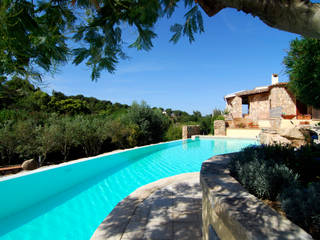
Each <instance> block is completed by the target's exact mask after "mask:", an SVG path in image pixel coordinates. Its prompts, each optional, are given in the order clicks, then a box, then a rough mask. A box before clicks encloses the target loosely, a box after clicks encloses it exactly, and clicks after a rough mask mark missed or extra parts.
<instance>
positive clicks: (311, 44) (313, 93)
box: [284, 38, 320, 108]
mask: <svg viewBox="0 0 320 240" xmlns="http://www.w3.org/2000/svg"><path fill="white" fill-rule="evenodd" d="M284 64H285V66H286V72H287V73H288V74H289V77H290V82H289V89H290V90H291V91H292V92H293V94H294V95H295V96H296V98H297V99H298V100H300V101H301V102H303V103H305V104H308V105H311V106H313V107H315V108H320V93H319V89H320V40H318V39H308V38H302V39H295V40H293V41H292V42H291V44H290V51H289V52H288V55H287V56H286V57H285V58H284Z"/></svg>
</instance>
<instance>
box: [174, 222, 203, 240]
mask: <svg viewBox="0 0 320 240" xmlns="http://www.w3.org/2000/svg"><path fill="white" fill-rule="evenodd" d="M173 233H174V236H173V237H174V239H177V240H201V224H200V223H199V222H194V223H193V224H192V223H185V222H173Z"/></svg>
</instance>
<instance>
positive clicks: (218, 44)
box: [44, 8, 298, 114]
mask: <svg viewBox="0 0 320 240" xmlns="http://www.w3.org/2000/svg"><path fill="white" fill-rule="evenodd" d="M185 12H186V10H185V9H183V8H181V9H179V10H178V11H177V12H176V13H174V16H173V18H171V19H169V20H168V19H162V20H161V21H160V22H158V23H157V25H156V27H155V32H156V33H157V34H158V37H157V38H156V40H155V41H154V48H153V49H152V50H151V51H149V52H145V51H137V50H135V49H128V50H127V54H128V55H129V56H130V59H129V60H125V61H121V62H120V64H119V65H118V69H117V71H116V73H115V74H109V73H108V72H103V73H102V74H101V78H100V79H99V80H98V82H92V81H91V80H90V70H89V69H87V68H86V66H85V65H80V66H73V65H72V64H71V63H70V64H68V65H66V66H64V67H62V68H61V69H60V71H59V72H58V73H57V74H55V75H54V76H53V77H49V76H47V77H46V79H47V80H46V83H47V88H46V89H44V90H46V91H47V92H51V90H52V89H54V90H56V91H61V92H63V93H65V94H66V95H77V94H83V95H85V96H88V97H91V96H92V97H96V98H98V99H102V100H110V101H112V102H120V103H126V104H131V103H132V101H134V100H136V101H141V100H145V101H146V102H147V103H148V104H149V105H150V106H152V107H154V106H156V107H163V108H172V109H179V110H183V111H187V112H189V113H192V111H193V110H199V111H201V113H202V114H208V113H211V112H212V110H213V109H214V108H220V109H224V108H225V102H224V99H223V96H224V95H226V94H228V93H232V92H236V91H240V90H244V89H252V88H255V87H257V86H265V85H269V84H270V83H271V74H272V73H278V74H279V80H280V81H287V79H288V76H287V75H286V74H285V67H284V65H283V64H282V61H283V57H284V56H285V55H286V51H287V50H288V49H289V43H290V40H292V39H294V38H296V37H298V35H295V34H291V33H287V32H284V31H279V30H276V29H273V28H270V27H268V26H266V25H265V24H264V23H262V22H261V21H260V20H259V19H258V18H253V17H252V16H250V15H246V14H244V13H241V12H237V11H236V10H233V9H224V10H222V11H221V12H220V13H218V14H217V15H216V16H214V17H211V18H209V17H207V16H206V14H205V13H204V12H203V17H204V25H205V32H204V33H202V34H201V35H197V36H196V41H195V42H193V43H192V44H189V41H188V39H187V38H182V39H181V40H180V41H179V42H178V43H177V44H173V43H170V42H169V39H170V37H171V35H172V33H171V32H170V31H169V29H170V26H171V25H172V24H173V23H176V22H182V21H183V19H182V16H183V14H184V13H185ZM135 34H136V33H135V32H134V31H132V30H129V29H128V33H127V34H126V35H127V40H128V41H131V42H132V41H133V40H134V37H135Z"/></svg>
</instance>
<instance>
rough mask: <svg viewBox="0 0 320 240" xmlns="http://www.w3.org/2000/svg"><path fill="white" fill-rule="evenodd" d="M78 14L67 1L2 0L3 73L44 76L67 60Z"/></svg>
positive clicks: (0, 55)
mask: <svg viewBox="0 0 320 240" xmlns="http://www.w3.org/2000/svg"><path fill="white" fill-rule="evenodd" d="M74 20H75V16H74V14H73V12H72V11H71V9H70V8H69V6H68V3H67V1H36V4H34V2H33V1H32V2H30V1H27V0H17V1H13V0H2V1H1V4H0V22H1V25H0V36H1V41H0V60H1V64H0V75H21V76H27V77H33V78H36V79H40V78H41V73H40V72H39V71H37V70H38V68H41V69H43V70H44V71H54V68H55V67H56V65H57V64H61V63H64V62H66V61H67V55H68V53H69V49H68V47H67V44H66V36H65V34H66V33H67V31H69V30H71V27H72V24H73V23H74Z"/></svg>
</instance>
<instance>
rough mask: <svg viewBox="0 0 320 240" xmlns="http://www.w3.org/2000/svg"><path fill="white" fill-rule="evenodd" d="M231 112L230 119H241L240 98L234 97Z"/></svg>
mask: <svg viewBox="0 0 320 240" xmlns="http://www.w3.org/2000/svg"><path fill="white" fill-rule="evenodd" d="M231 104H232V110H231V115H232V118H242V98H241V97H238V96H235V97H234V98H233V99H232V101H231Z"/></svg>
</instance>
